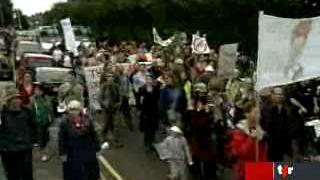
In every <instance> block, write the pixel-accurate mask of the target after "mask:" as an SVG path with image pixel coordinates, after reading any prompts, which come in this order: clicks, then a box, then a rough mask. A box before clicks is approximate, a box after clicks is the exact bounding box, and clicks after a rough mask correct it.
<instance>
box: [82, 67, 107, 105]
mask: <svg viewBox="0 0 320 180" xmlns="http://www.w3.org/2000/svg"><path fill="white" fill-rule="evenodd" d="M84 73H85V77H86V82H87V87H88V93H89V103H90V107H92V108H93V109H94V110H101V106H100V103H99V101H98V97H99V96H98V95H99V91H100V77H101V74H102V73H103V65H100V66H91V67H85V68H84Z"/></svg>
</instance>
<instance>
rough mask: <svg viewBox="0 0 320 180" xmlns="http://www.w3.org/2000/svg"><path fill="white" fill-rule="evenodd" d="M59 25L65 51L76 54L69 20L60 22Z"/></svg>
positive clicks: (74, 39) (74, 40)
mask: <svg viewBox="0 0 320 180" xmlns="http://www.w3.org/2000/svg"><path fill="white" fill-rule="evenodd" d="M60 24H61V26H62V29H63V34H64V41H65V45H66V49H67V50H69V51H71V52H73V53H76V52H77V45H76V38H75V35H74V32H73V28H72V25H71V20H70V18H66V19H63V20H61V21H60Z"/></svg>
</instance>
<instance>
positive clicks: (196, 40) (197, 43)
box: [191, 34, 210, 54]
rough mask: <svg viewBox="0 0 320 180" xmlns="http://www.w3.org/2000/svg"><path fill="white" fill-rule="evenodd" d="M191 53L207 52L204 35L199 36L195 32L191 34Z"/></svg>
mask: <svg viewBox="0 0 320 180" xmlns="http://www.w3.org/2000/svg"><path fill="white" fill-rule="evenodd" d="M191 47H192V53H194V54H209V53H210V47H209V46H208V43H207V40H206V38H205V37H200V36H199V35H197V34H193V35H192V45H191Z"/></svg>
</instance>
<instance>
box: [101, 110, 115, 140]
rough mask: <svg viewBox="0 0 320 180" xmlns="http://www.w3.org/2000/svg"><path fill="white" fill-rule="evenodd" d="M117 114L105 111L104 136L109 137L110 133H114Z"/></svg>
mask: <svg viewBox="0 0 320 180" xmlns="http://www.w3.org/2000/svg"><path fill="white" fill-rule="evenodd" d="M115 115H116V113H115V112H111V111H105V116H106V117H105V123H104V128H103V134H104V135H107V134H108V133H109V132H110V131H111V132H113V131H114V121H115Z"/></svg>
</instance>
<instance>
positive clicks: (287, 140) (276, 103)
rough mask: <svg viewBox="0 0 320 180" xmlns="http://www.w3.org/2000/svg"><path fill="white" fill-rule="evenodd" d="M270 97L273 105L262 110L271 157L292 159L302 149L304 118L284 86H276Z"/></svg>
mask: <svg viewBox="0 0 320 180" xmlns="http://www.w3.org/2000/svg"><path fill="white" fill-rule="evenodd" d="M270 98H271V103H272V105H271V106H270V107H267V108H263V109H262V112H261V121H263V122H264V123H263V124H266V128H265V130H266V134H267V140H268V152H269V159H270V160H271V161H276V162H280V161H284V160H290V159H292V158H293V156H297V155H299V154H300V153H301V151H302V148H301V143H302V140H303V139H301V137H302V136H301V133H302V134H303V131H304V130H303V129H304V125H303V120H302V117H301V115H299V114H298V112H297V111H294V106H293V105H292V104H291V103H290V100H289V99H288V98H287V97H286V96H285V92H284V90H283V89H282V88H279V87H278V88H274V89H273V90H272V93H271V97H270Z"/></svg>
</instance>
